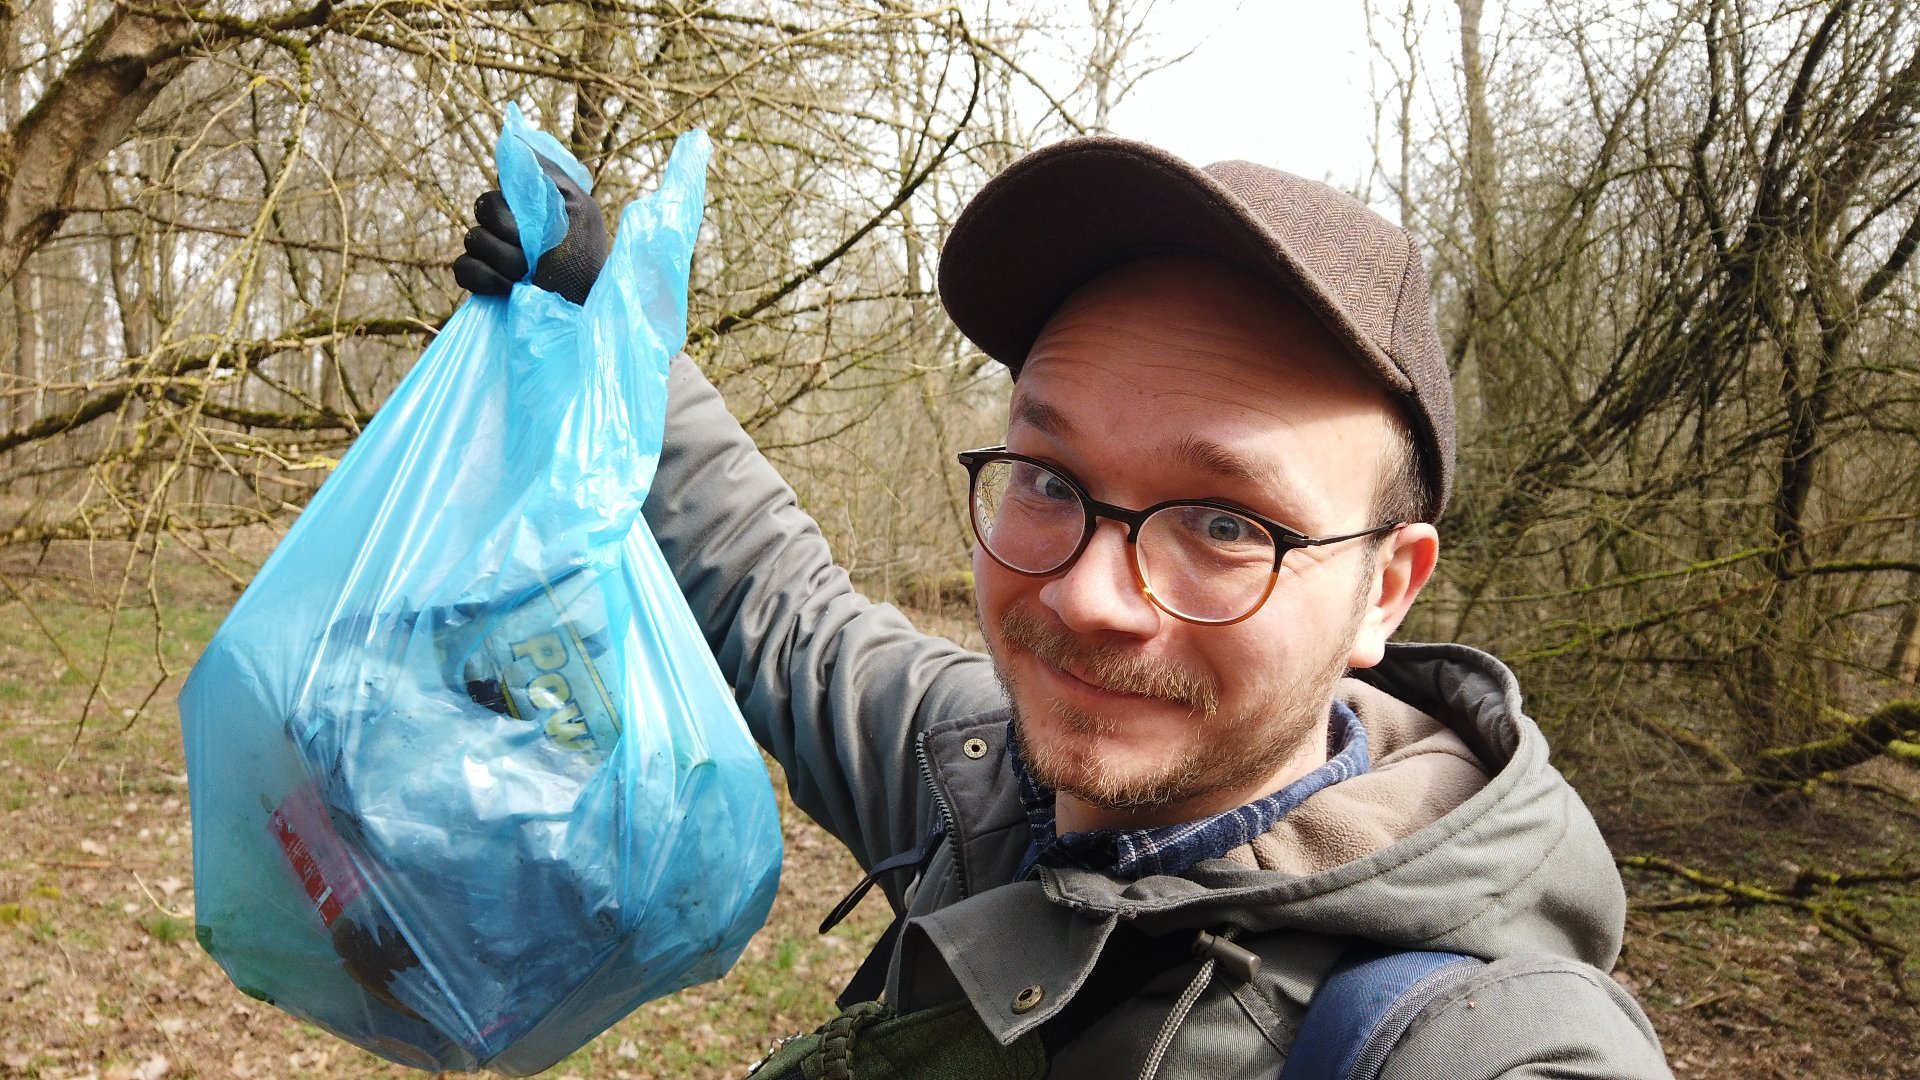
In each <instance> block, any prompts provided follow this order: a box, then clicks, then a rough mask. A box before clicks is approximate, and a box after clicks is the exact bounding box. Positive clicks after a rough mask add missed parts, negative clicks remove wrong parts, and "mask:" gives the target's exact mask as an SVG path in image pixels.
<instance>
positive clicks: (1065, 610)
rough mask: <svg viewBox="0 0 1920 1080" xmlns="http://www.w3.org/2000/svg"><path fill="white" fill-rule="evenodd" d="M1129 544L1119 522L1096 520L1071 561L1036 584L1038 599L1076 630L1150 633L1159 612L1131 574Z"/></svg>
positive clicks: (1124, 528) (1131, 559)
mask: <svg viewBox="0 0 1920 1080" xmlns="http://www.w3.org/2000/svg"><path fill="white" fill-rule="evenodd" d="M1130 546H1131V545H1129V544H1128V543H1127V527H1126V526H1125V525H1123V524H1121V523H1120V522H1118V521H1104V520H1103V521H1101V522H1099V523H1098V524H1097V525H1096V526H1095V527H1094V530H1093V535H1092V536H1091V537H1089V538H1088V539H1087V547H1086V550H1084V551H1082V552H1081V553H1080V557H1079V558H1078V559H1075V560H1074V562H1073V565H1072V566H1069V567H1067V569H1066V570H1065V572H1063V573H1060V574H1057V575H1055V576H1054V577H1053V578H1051V579H1049V580H1048V581H1047V583H1046V584H1045V585H1043V586H1041V587H1040V602H1041V603H1043V604H1045V605H1047V606H1048V607H1049V608H1052V609H1053V612H1054V613H1055V614H1056V615H1058V616H1060V621H1061V622H1062V623H1064V624H1065V625H1066V626H1067V628H1068V629H1070V630H1073V631H1075V632H1077V633H1083V634H1090V633H1099V632H1102V631H1113V632H1118V633H1123V634H1133V635H1135V636H1138V637H1150V636H1152V634H1153V633H1154V632H1155V631H1156V630H1158V629H1159V628H1160V618H1161V613H1160V609H1159V608H1157V607H1155V606H1154V605H1153V602H1152V601H1151V600H1148V599H1147V596H1146V593H1144V592H1142V591H1141V586H1140V581H1139V579H1138V578H1137V577H1135V576H1134V572H1133V552H1131V551H1130V550H1128V548H1129V547H1130Z"/></svg>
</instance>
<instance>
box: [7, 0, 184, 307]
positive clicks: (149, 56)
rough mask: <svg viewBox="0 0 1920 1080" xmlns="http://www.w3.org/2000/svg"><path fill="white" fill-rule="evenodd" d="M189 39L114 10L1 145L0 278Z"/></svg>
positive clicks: (115, 140) (48, 233)
mask: <svg viewBox="0 0 1920 1080" xmlns="http://www.w3.org/2000/svg"><path fill="white" fill-rule="evenodd" d="M7 21H8V22H11V16H10V15H9V17H8V18H7ZM192 40H193V38H192V26H191V24H189V23H187V22H185V21H176V20H168V19H157V18H153V17H150V16H147V15H136V14H133V13H131V12H130V11H129V10H127V9H125V8H115V9H114V10H113V12H112V13H111V14H109V15H108V16H107V17H106V18H105V19H103V20H101V22H100V25H99V26H98V27H96V28H95V29H94V30H93V32H92V33H90V34H89V35H88V36H87V39H86V42H85V44H84V45H83V46H82V47H81V49H80V52H79V55H78V56H77V57H76V58H75V59H74V61H73V62H72V63H71V64H69V65H68V66H67V68H66V70H65V71H63V72H61V74H60V76H59V77H58V78H57V79H55V80H54V81H53V82H52V83H51V84H50V85H48V87H47V88H46V91H45V92H44V93H42V94H41V95H40V100H39V101H38V102H37V103H35V104H34V106H33V108H32V109H30V110H29V111H28V112H27V114H26V115H25V116H24V117H22V118H21V120H20V124H19V126H18V127H17V128H15V129H14V131H13V133H12V137H11V138H9V139H7V140H6V141H5V143H4V144H0V284H11V283H12V281H13V279H14V277H15V276H16V275H17V274H19V272H20V268H21V266H22V265H23V264H25V262H26V261H27V257H28V256H29V255H32V254H33V252H34V251H35V250H37V249H38V248H39V247H40V245H41V244H44V243H46V241H47V240H48V239H49V238H50V237H52V236H53V234H54V233H55V232H56V231H58V230H59V228H60V224H61V223H62V222H63V221H65V220H66V219H67V215H68V214H69V213H71V212H72V209H71V208H72V206H73V201H74V194H75V192H76V191H77V190H78V188H79V186H80V178H81V177H83V176H85V175H86V173H87V172H88V170H90V169H92V168H93V167H94V166H96V165H98V164H99V163H100V161H101V160H102V159H103V158H105V157H106V156H107V153H108V151H110V150H112V149H113V148H114V147H116V146H118V145H120V143H121V141H122V140H124V139H125V138H126V136H127V133H128V131H130V130H131V129H132V128H133V125H134V122H135V121H137V120H138V119H139V118H140V114H141V113H142V112H145V111H146V108H147V106H148V105H149V104H152V102H153V99H154V98H155V97H157V96H158V95H159V93H160V91H161V90H163V89H165V88H166V86H167V84H168V83H169V82H171V81H172V80H173V79H174V78H176V77H177V76H178V75H179V74H180V73H181V72H182V71H184V70H185V69H186V67H187V65H188V64H189V63H191V58H190V57H188V56H186V55H185V50H186V49H187V47H188V46H189V45H190V44H191V43H192Z"/></svg>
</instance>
